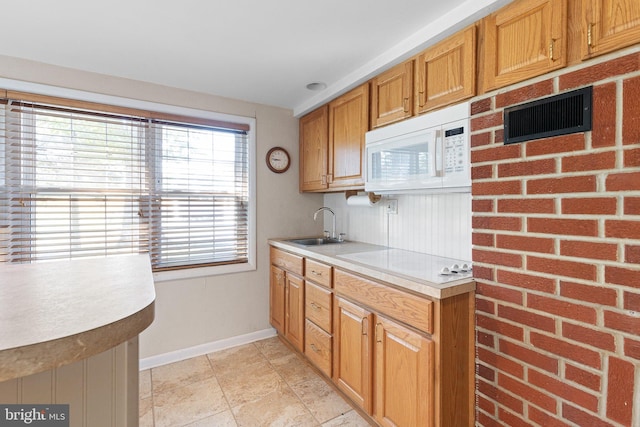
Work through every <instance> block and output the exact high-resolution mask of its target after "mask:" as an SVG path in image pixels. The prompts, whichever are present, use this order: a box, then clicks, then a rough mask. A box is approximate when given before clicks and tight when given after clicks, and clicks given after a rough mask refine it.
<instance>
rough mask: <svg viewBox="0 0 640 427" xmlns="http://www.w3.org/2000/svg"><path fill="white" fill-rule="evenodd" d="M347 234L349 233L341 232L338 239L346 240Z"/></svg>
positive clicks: (340, 240)
mask: <svg viewBox="0 0 640 427" xmlns="http://www.w3.org/2000/svg"><path fill="white" fill-rule="evenodd" d="M346 235H347V233H340V234H339V235H338V241H339V242H344V238H345V236H346Z"/></svg>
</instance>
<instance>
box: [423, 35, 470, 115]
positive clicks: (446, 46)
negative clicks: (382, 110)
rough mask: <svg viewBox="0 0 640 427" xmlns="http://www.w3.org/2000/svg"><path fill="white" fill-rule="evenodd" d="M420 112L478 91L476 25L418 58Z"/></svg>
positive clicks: (433, 47)
mask: <svg viewBox="0 0 640 427" xmlns="http://www.w3.org/2000/svg"><path fill="white" fill-rule="evenodd" d="M415 92H416V93H415V103H416V112H417V113H418V114H420V113H424V112H426V111H430V110H433V109H435V108H438V107H442V106H444V105H448V104H453V103H455V102H457V101H461V100H463V99H467V98H470V97H472V96H474V95H475V94H476V27H475V25H474V26H471V27H469V28H467V29H466V30H463V31H460V32H459V33H456V34H455V35H453V36H451V37H449V38H447V39H445V40H443V41H442V42H440V43H438V44H436V45H434V46H432V47H430V48H428V49H426V50H425V51H424V52H422V53H421V54H420V55H419V56H418V59H417V61H416V84H415Z"/></svg>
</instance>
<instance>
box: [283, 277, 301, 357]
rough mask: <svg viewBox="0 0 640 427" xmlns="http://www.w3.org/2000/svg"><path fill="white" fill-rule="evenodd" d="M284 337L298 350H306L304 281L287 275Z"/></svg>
mask: <svg viewBox="0 0 640 427" xmlns="http://www.w3.org/2000/svg"><path fill="white" fill-rule="evenodd" d="M284 336H285V338H286V339H288V340H289V342H290V343H291V344H292V345H293V346H294V347H295V348H296V349H297V350H298V351H303V350H304V280H302V278H300V277H296V276H294V275H291V274H287V275H286V292H285V318H284Z"/></svg>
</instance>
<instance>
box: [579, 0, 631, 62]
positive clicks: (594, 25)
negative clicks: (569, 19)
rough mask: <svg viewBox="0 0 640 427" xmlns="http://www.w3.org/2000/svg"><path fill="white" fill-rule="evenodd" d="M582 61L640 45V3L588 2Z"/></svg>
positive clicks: (627, 0)
mask: <svg viewBox="0 0 640 427" xmlns="http://www.w3.org/2000/svg"><path fill="white" fill-rule="evenodd" d="M583 22H584V28H583V43H582V58H583V59H586V58H591V57H593V56H597V55H601V54H603V53H607V52H611V51H614V50H616V49H620V48H623V47H626V46H630V45H632V44H634V43H638V42H640V2H639V1H638V0H585V2H584V4H583Z"/></svg>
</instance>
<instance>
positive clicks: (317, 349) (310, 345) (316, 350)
mask: <svg viewBox="0 0 640 427" xmlns="http://www.w3.org/2000/svg"><path fill="white" fill-rule="evenodd" d="M309 347H311V350H313V351H315V352H316V353H320V349H319V348H318V347H316V345H315V344H314V343H311V344H309Z"/></svg>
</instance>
